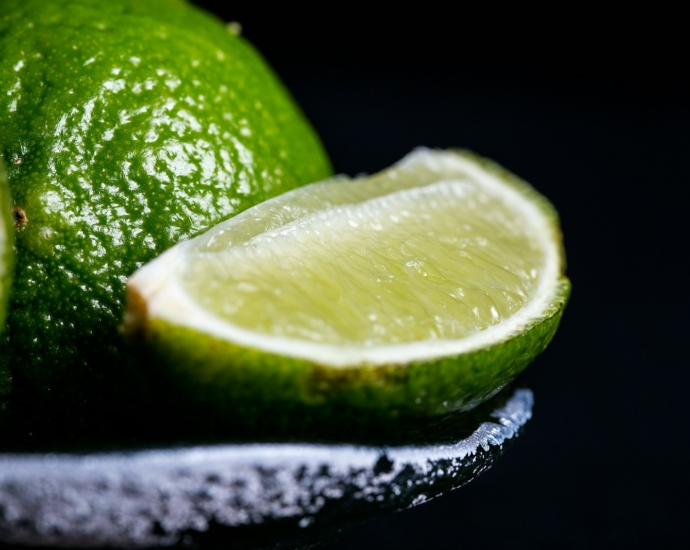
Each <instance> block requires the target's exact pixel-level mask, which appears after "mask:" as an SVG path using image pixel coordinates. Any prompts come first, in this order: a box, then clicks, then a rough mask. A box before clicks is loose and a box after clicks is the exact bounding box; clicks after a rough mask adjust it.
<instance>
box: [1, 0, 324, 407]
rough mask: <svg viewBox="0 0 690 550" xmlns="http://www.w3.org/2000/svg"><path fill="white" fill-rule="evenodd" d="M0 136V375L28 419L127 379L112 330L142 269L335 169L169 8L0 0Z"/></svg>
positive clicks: (226, 56) (273, 102) (180, 9)
mask: <svg viewBox="0 0 690 550" xmlns="http://www.w3.org/2000/svg"><path fill="white" fill-rule="evenodd" d="M0 136H2V142H3V148H4V149H3V150H4V155H5V158H6V163H7V165H8V179H9V184H10V189H11V192H12V195H13V202H14V211H15V225H16V227H17V231H16V241H17V257H16V268H15V274H14V276H15V278H14V281H15V284H14V288H13V293H12V296H11V299H10V310H9V314H8V320H7V327H6V330H5V333H4V338H3V343H2V349H1V350H0V356H1V359H0V361H1V362H2V363H4V366H0V370H1V369H3V368H4V369H7V368H11V370H12V375H13V384H14V388H13V390H12V391H13V401H16V402H17V403H20V405H18V406H19V407H20V408H21V410H22V411H23V412H22V413H21V414H26V413H27V411H29V412H30V413H31V414H34V415H36V416H37V417H46V416H51V415H53V416H60V414H62V413H63V412H64V407H65V406H66V404H67V408H71V407H73V408H75V410H89V407H91V406H92V405H91V404H93V406H94V407H96V408H99V407H101V408H102V407H106V406H110V405H108V404H107V402H108V400H109V398H110V397H112V395H114V394H115V393H117V392H116V388H117V387H118V384H119V383H121V384H122V385H124V386H127V384H129V383H130V382H128V380H130V379H129V378H128V376H129V375H125V376H121V374H122V373H121V372H120V371H122V369H124V368H125V367H124V365H125V364H126V363H127V362H126V361H124V360H123V359H122V353H121V351H120V343H119V337H118V333H117V326H118V323H119V321H120V317H121V310H122V307H123V302H124V297H125V292H124V282H125V279H126V277H127V276H128V275H129V274H130V273H132V272H133V271H134V270H135V269H136V268H137V267H139V266H141V265H142V264H143V263H144V262H146V261H148V260H150V259H151V258H153V257H154V256H157V255H158V254H160V253H161V252H163V251H164V250H165V249H167V248H169V247H170V246H171V245H173V244H174V243H176V242H177V241H179V240H181V239H186V238H189V237H191V236H194V235H196V234H198V233H199V232H201V231H203V230H205V229H207V228H209V227H210V226H212V225H214V224H216V223H218V222H219V221H221V220H223V219H225V218H228V217H230V216H233V215H234V214H237V213H238V212H241V211H242V210H244V209H246V208H248V207H250V206H252V205H254V204H256V203H258V202H261V201H263V200H265V199H267V198H269V197H271V196H273V195H277V194H279V193H282V192H284V191H286V190H288V189H291V188H294V187H297V186H300V185H302V184H305V183H307V182H310V181H315V180H319V179H322V178H324V177H326V176H328V175H329V174H330V173H331V167H330V164H329V161H328V159H327V156H326V154H325V152H324V150H323V147H322V145H321V143H320V141H319V139H318V137H317V136H316V134H315V133H314V131H313V129H312V128H311V127H310V125H309V124H308V122H307V121H306V120H305V118H304V116H303V114H302V113H301V112H300V111H299V109H298V108H297V107H296V105H295V103H294V102H293V100H292V99H291V97H290V96H289V94H288V93H287V91H286V90H285V88H284V87H283V85H282V84H281V83H280V82H279V80H278V79H277V78H276V76H275V75H274V74H273V73H272V71H271V70H270V69H269V68H268V67H267V66H266V64H265V62H264V61H263V60H262V58H261V57H260V56H259V55H258V54H257V53H256V52H255V50H254V49H253V48H252V47H251V46H250V45H249V44H248V43H247V42H246V41H245V40H244V39H242V38H241V37H240V36H237V35H236V31H234V28H233V27H232V26H225V25H224V24H223V23H222V22H220V21H218V20H216V19H215V18H214V17H212V16H211V15H209V14H207V13H205V12H202V11H201V10H200V9H198V8H195V7H194V6H191V5H189V4H187V3H186V2H183V1H179V0H146V1H145V2H142V1H141V0H113V1H111V2H101V1H99V0H54V1H51V2H45V1H43V0H3V2H2V3H0ZM115 379H118V380H120V382H113V380H115ZM99 388H101V389H99ZM121 389H122V388H121ZM101 390H103V391H101ZM122 393H123V394H125V395H126V394H127V389H126V388H125V391H124V392H122ZM109 396H110V397H109ZM120 398H121V397H117V399H120ZM21 403H23V405H22V404H21ZM37 404H40V406H39V405H37ZM51 404H53V405H51ZM80 414H82V416H84V415H87V413H80Z"/></svg>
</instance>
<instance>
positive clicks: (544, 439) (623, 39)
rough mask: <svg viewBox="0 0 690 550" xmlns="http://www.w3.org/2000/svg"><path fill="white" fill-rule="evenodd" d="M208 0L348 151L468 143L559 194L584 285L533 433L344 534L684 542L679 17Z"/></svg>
mask: <svg viewBox="0 0 690 550" xmlns="http://www.w3.org/2000/svg"><path fill="white" fill-rule="evenodd" d="M198 3H199V4H201V5H205V6H206V7H207V8H208V9H211V10H212V11H214V12H215V13H216V14H217V15H219V16H220V17H222V18H223V19H225V20H235V21H239V22H240V23H241V24H242V26H243V33H244V35H245V37H247V38H248V39H249V40H250V41H251V42H252V43H253V44H254V45H255V46H256V47H257V48H258V49H259V50H260V51H261V52H262V53H263V54H264V56H265V57H266V58H267V59H268V60H269V62H270V63H271V64H272V65H273V67H274V68H275V69H276V71H277V72H278V74H279V75H280V76H281V78H282V79H283V80H284V82H285V83H286V84H287V86H288V87H289V88H290V89H291V91H292V93H293V94H294V96H295V97H296V99H297V100H298V102H299V103H300V104H301V105H302V107H303V109H304V111H305V113H306V114H307V116H308V117H309V118H310V119H311V121H312V123H313V124H314V126H315V127H316V129H317V130H318V132H319V133H320V134H321V136H322V138H323V140H324V143H325V145H326V147H327V149H328V151H329V153H330V155H331V158H332V160H333V163H334V165H335V169H336V171H338V172H342V173H347V174H350V175H354V174H357V173H361V172H374V171H377V170H380V169H383V168H385V167H387V166H388V165H390V164H392V163H393V162H395V161H396V160H398V159H400V158H401V157H402V156H403V155H404V154H405V153H407V152H409V151H410V150H411V149H413V148H414V147H416V146H419V145H425V146H429V147H465V148H469V149H473V150H475V151H476V152H478V153H480V154H482V155H485V156H488V157H491V158H493V159H495V160H497V161H498V162H500V163H501V164H503V165H504V166H506V167H507V168H509V169H510V170H512V171H513V172H515V173H517V174H518V175H520V176H522V177H523V178H525V179H526V180H528V181H530V182H531V183H532V184H533V185H534V186H535V187H537V188H538V189H539V190H540V191H541V192H542V193H544V194H545V195H546V196H548V197H549V198H550V199H551V200H552V202H553V203H554V204H555V205H556V207H557V209H558V210H559V212H560V214H561V218H562V226H563V231H564V235H565V242H566V249H567V255H568V263H569V268H568V274H569V276H570V277H571V279H572V281H573V295H572V298H571V302H570V304H569V306H568V308H567V310H566V313H565V316H564V319H563V323H562V325H561V329H560V331H559V333H558V334H557V336H556V338H555V340H554V342H553V343H552V345H551V347H550V348H549V349H548V350H547V351H546V352H545V353H544V354H543V355H542V356H541V357H539V358H538V360H537V361H536V362H535V363H534V365H533V366H531V367H530V369H529V374H528V377H529V383H530V385H531V387H532V389H533V390H534V393H535V411H534V418H533V420H532V421H531V422H530V423H529V424H528V426H527V428H526V431H525V433H524V435H523V437H522V438H521V439H520V440H519V441H518V442H517V443H516V444H515V445H514V446H513V447H512V448H511V449H510V450H509V451H508V452H507V453H506V456H504V457H503V458H502V459H500V460H499V461H498V462H497V464H496V465H495V466H494V467H493V468H492V469H491V470H489V471H488V472H487V473H485V474H484V475H483V476H481V477H480V478H479V479H477V480H476V481H473V482H472V483H470V484H469V485H467V486H465V487H463V488H461V489H459V490H457V491H454V492H452V493H450V494H447V495H445V496H443V497H441V498H439V499H437V500H435V501H433V502H431V503H428V504H425V505H423V506H420V507H417V508H415V509H412V510H408V511H404V512H401V513H397V514H394V515H391V516H387V517H384V518H380V519H377V520H375V521H372V522H370V523H368V524H365V525H362V526H360V527H357V528H355V529H353V530H352V531H350V532H348V533H345V534H344V535H343V536H342V538H341V539H340V541H339V542H336V543H334V547H336V548H374V547H375V548H379V549H387V548H391V549H392V548H397V549H407V548H438V549H440V548H460V547H463V548H509V547H510V548H523V547H525V548H527V547H529V548H611V547H613V548H619V547H620V548H637V547H647V546H652V545H654V546H659V547H665V548H673V547H680V546H684V543H686V538H687V535H686V528H685V525H684V522H685V520H686V519H687V512H688V507H687V504H685V501H686V500H687V495H688V494H690V467H689V466H690V464H689V461H688V457H687V452H686V451H687V443H686V441H687V438H688V436H687V434H688V427H687V421H685V420H684V419H685V418H686V417H687V413H686V406H685V402H686V395H687V382H688V379H689V374H688V370H687V366H688V365H687V360H686V359H685V357H684V351H685V348H686V345H685V343H684V342H685V329H686V327H687V322H686V321H685V319H686V318H687V310H688V308H687V306H688V299H687V294H688V283H687V277H686V276H685V268H684V267H683V265H684V263H683V259H684V256H685V255H686V253H687V251H688V245H687V239H686V237H687V233H688V232H687V231H685V224H686V218H687V207H686V204H687V203H686V202H685V198H684V188H685V187H686V186H687V184H688V179H689V178H688V169H687V163H688V152H689V151H690V124H689V123H690V109H689V108H688V102H687V98H688V92H689V91H690V89H689V88H688V86H687V84H686V83H685V82H684V76H685V75H684V72H685V71H686V70H687V62H686V61H685V60H684V57H685V53H684V51H683V49H682V46H683V44H682V33H681V34H678V30H679V29H677V28H675V26H674V21H675V20H677V16H674V14H668V13H666V14H661V15H659V14H657V15H659V16H658V17H657V20H655V19H654V18H652V17H650V16H649V14H643V13H641V14H637V15H635V14H633V17H632V18H631V16H630V15H631V14H630V13H629V12H626V14H625V17H624V16H623V15H622V14H613V15H612V16H610V17H607V18H605V17H603V16H602V14H601V13H576V10H575V8H572V9H571V10H570V11H568V9H567V8H566V7H565V6H564V7H563V8H562V9H563V10H564V11H563V14H561V15H558V16H557V15H555V14H553V13H551V12H544V13H541V14H535V17H536V19H531V21H532V22H531V23H526V22H525V21H530V19H528V18H526V17H524V16H525V14H521V15H522V17H518V16H517V14H506V13H504V12H502V13H501V14H500V15H499V13H498V12H499V11H500V10H499V9H498V6H494V5H489V6H487V7H486V8H485V10H484V13H479V14H478V13H474V12H473V13H467V12H465V11H463V12H462V13H460V14H455V13H450V12H447V11H446V10H445V9H444V8H442V7H441V6H438V5H432V4H430V5H426V6H420V5H417V6H416V7H415V8H414V9H410V10H408V11H397V12H396V13H390V12H387V13H385V14H383V13H382V14H380V15H375V14H373V13H372V12H371V11H370V10H367V9H364V8H359V9H356V8H355V7H354V6H350V7H347V8H345V5H340V4H338V5H329V6H322V7H321V8H316V7H313V6H311V7H310V8H309V9H307V8H306V7H305V8H300V7H299V6H295V5H293V4H288V5H285V6H283V7H278V8H276V7H270V8H269V7H268V6H266V5H258V4H253V5H245V6H238V5H234V4H235V3H228V4H227V5H212V4H211V3H210V2H201V1H199V2H198ZM458 7H459V8H461V9H463V10H464V9H465V8H467V6H458ZM422 11H423V12H424V13H422ZM566 22H567V24H566Z"/></svg>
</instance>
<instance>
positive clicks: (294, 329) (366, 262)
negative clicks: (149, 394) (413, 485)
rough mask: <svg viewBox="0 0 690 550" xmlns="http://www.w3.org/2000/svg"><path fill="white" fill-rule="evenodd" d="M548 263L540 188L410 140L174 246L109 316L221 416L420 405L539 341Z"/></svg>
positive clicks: (454, 391)
mask: <svg viewBox="0 0 690 550" xmlns="http://www.w3.org/2000/svg"><path fill="white" fill-rule="evenodd" d="M563 271H564V253H563V247H562V240H561V233H560V229H559V225H558V217H557V214H556V212H555V210H554V209H553V207H552V206H551V205H550V204H549V202H548V201H547V200H546V199H545V198H544V197H542V196H541V195H539V194H538V193H537V192H536V191H535V190H534V189H533V188H531V187H530V186H529V185H527V184H526V183H524V182H523V181H521V180H519V179H518V178H517V177H515V176H513V175H512V174H510V173H508V172H506V171H505V170H503V169H502V168H500V167H499V166H497V165H495V164H493V163H492V162H490V161H487V160H485V159H482V158H479V157H477V156H476V155H473V154H470V153H467V152H461V151H432V150H427V149H420V150H417V151H415V152H413V153H412V154H410V155H408V156H407V157H406V158H404V159H403V160H402V161H400V162H399V163H398V164H396V165H395V166H393V167H392V168H390V169H388V170H386V171H384V172H381V173H379V174H376V175H374V176H372V177H369V178H360V179H354V180H349V179H347V178H344V177H338V178H334V179H331V180H328V181H325V182H321V183H316V184H312V185H309V186H306V187H303V188H300V189H297V190H295V191H291V192H289V193H286V194H284V195H281V196H279V197H276V198H274V199H271V200H269V201H266V202H264V203H262V204H260V205H258V206H255V207H253V208H251V209H249V210H247V211H245V212H244V213H242V214H240V215H238V216H236V217H234V218H232V219H230V220H228V221H226V222H224V223H221V224H219V225H217V226H215V227H214V228H212V229H211V230H210V231H208V232H207V233H205V234H203V235H201V236H199V237H197V238H195V239H192V240H190V241H186V242H182V243H180V244H178V245H176V246H175V247H173V248H171V249H170V250H169V251H167V252H166V253H164V254H162V255H161V256H160V257H158V258H157V259H155V260H153V261H152V262H150V263H149V264H147V265H145V266H144V267H143V268H141V269H140V270H139V271H137V272H136V273H135V274H134V275H133V276H132V277H131V278H130V279H129V282H128V293H129V301H128V309H127V313H126V316H125V320H124V327H125V330H126V331H127V332H129V333H131V334H137V335H139V336H140V337H141V338H143V340H144V341H146V342H147V345H148V346H150V349H152V350H153V351H154V354H155V355H156V356H157V357H160V358H162V359H163V361H162V363H164V364H165V367H164V368H163V369H160V370H159V372H162V373H163V375H164V376H170V377H171V378H173V379H176V380H178V382H179V385H178V387H179V388H181V390H180V391H183V392H184V393H185V394H188V395H193V396H194V400H197V401H203V402H205V403H207V404H208V405H209V406H210V407H212V408H215V409H217V410H218V411H219V412H221V413H222V414H227V415H230V416H232V417H233V418H235V419H241V420H242V421H245V420H246V419H247V418H252V419H253V420H252V422H254V421H256V422H257V423H258V422H261V420H260V415H261V414H263V413H264V412H265V411H272V415H273V416H275V415H276V414H277V413H278V412H280V413H281V415H282V414H283V413H284V411H285V410H290V411H292V412H297V411H299V412H300V414H305V415H308V416H310V417H312V416H314V415H316V416H319V415H321V413H322V412H323V413H324V414H325V416H327V417H328V416H332V415H333V414H339V415H340V414H345V415H346V416H348V417H351V418H352V417H357V418H359V419H360V420H361V419H363V418H364V419H373V418H383V417H389V418H397V417H401V416H403V417H405V416H407V417H420V416H427V415H434V414H439V413H443V412H447V411H451V410H468V409H470V408H472V407H474V406H476V405H477V404H479V403H480V402H482V401H484V400H486V399H488V398H489V397H491V396H492V395H494V394H495V393H496V392H497V391H498V390H499V389H500V388H502V387H503V386H505V385H506V384H507V383H508V382H510V381H511V380H512V379H514V378H515V376H516V375H517V374H518V373H519V372H520V371H521V370H523V368H524V367H525V366H526V365H527V364H528V363H529V362H530V361H531V360H532V359H534V357H535V356H536V355H537V354H539V353H540V352H541V351H542V350H543V349H544V348H545V347H546V345H547V344H548V342H549V341H550V340H551V338H552V336H553V334H554V332H555V330H556V328H557V325H558V322H559V320H560V317H561V313H562V310H563V307H564V305H565V303H566V301H567V297H568V294H569V291H570V283H569V281H568V279H567V278H566V277H565V276H564V275H563ZM279 416H280V415H279ZM288 416H290V415H288ZM254 417H256V418H254ZM293 417H294V415H293ZM264 421H265V417H264Z"/></svg>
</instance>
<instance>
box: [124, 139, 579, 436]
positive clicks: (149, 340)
mask: <svg viewBox="0 0 690 550" xmlns="http://www.w3.org/2000/svg"><path fill="white" fill-rule="evenodd" d="M457 153H458V154H460V155H463V156H466V157H469V158H470V159H472V160H474V161H475V162H477V163H479V164H480V165H481V166H482V167H483V168H484V169H485V170H487V171H489V172H491V173H493V174H494V175H496V176H497V177H499V178H500V179H501V180H502V181H503V182H504V183H506V184H508V185H510V186H512V187H514V188H515V189H517V190H518V191H519V192H520V193H521V194H522V195H524V196H525V197H527V198H528V199H529V200H530V201H532V202H533V203H535V204H536V205H537V206H538V207H539V208H540V210H541V211H542V212H543V213H544V215H545V216H546V217H547V218H548V219H549V220H550V221H551V224H550V230H551V238H552V239H553V240H554V242H556V243H558V244H559V246H560V245H561V243H562V236H561V232H560V227H559V220H558V214H557V212H556V211H555V209H554V208H553V206H552V205H551V204H550V203H549V202H548V200H547V199H545V198H544V197H543V196H542V195H540V194H539V193H538V192H537V191H536V190H535V189H534V188H533V187H531V186H530V185H529V184H527V183H526V182H524V181H523V180H521V179H520V178H518V177H516V176H515V175H513V174H512V173H510V172H509V171H507V170H505V169H504V168H502V167H501V166H499V165H498V164H496V163H494V162H492V161H490V160H488V159H484V158H482V157H479V156H477V155H475V154H473V153H471V152H468V151H457ZM560 252H561V255H560V273H561V275H560V277H559V278H558V281H557V282H556V286H555V289H554V293H553V298H552V300H551V301H550V304H549V307H548V308H546V310H545V311H543V312H542V313H541V315H539V316H538V317H536V318H532V319H530V320H528V321H527V323H526V325H525V326H524V327H522V329H521V330H520V331H519V332H517V333H513V334H508V335H506V336H505V338H504V339H503V340H501V341H496V342H494V343H493V344H492V345H491V346H489V347H486V348H483V349H478V350H474V351H471V352H468V353H464V354H460V355H455V356H447V357H443V358H437V359H429V360H428V361H415V362H410V363H407V362H404V360H402V359H401V362H400V363H391V364H386V365H367V364H355V365H352V366H348V367H333V366H328V365H320V364H317V363H314V362H312V361H309V360H306V359H299V358H293V357H284V356H279V355H275V354H271V353H268V352H265V351H262V350H258V349H252V348H249V347H243V346H240V345H237V344H235V343H233V342H229V341H225V340H221V339H219V338H216V337H213V336H211V335H209V334H206V333H201V332H199V331H195V330H193V329H190V328H187V327H184V326H180V325H177V324H173V323H171V322H170V321H167V320H164V319H160V318H155V317H153V318H149V319H148V321H145V322H144V324H143V325H139V326H137V327H136V328H137V330H138V331H139V332H138V333H137V336H138V338H139V339H140V340H141V341H142V342H143V344H144V345H145V346H147V347H148V349H149V353H150V354H151V357H152V360H151V362H150V366H151V367H152V368H153V373H154V374H153V377H154V378H155V379H157V380H160V381H161V382H162V383H164V384H166V385H167V388H168V389H167V390H166V394H167V395H169V396H170V397H171V398H172V401H171V403H170V405H169V407H168V411H169V414H171V415H172V414H175V411H178V412H179V411H181V417H180V418H179V419H177V420H176V422H177V425H178V426H180V425H182V424H183V423H184V422H185V420H188V421H189V422H190V424H189V426H188V431H189V432H190V433H191V432H192V431H196V432H197V433H200V432H201V431H202V430H203V429H204V427H205V429H206V430H207V432H206V433H207V434H208V435H214V434H225V435H229V436H235V437H246V438H248V439H251V438H253V437H257V434H261V435H263V436H265V437H268V438H270V437H273V436H275V435H279V436H284V437H295V438H299V437H307V438H317V439H318V438H324V439H334V438H335V439H343V438H344V439H350V438H351V439H358V440H362V439H363V438H367V437H371V438H372V439H373V440H377V441H386V440H387V439H391V438H395V437H396V435H394V434H396V433H403V434H404V433H407V434H408V435H409V434H410V433H412V432H413V431H414V430H416V429H419V427H420V426H421V429H422V430H423V426H424V423H425V422H427V423H428V422H433V421H436V420H434V419H439V418H442V417H443V415H444V414H446V413H448V414H451V413H456V412H465V411H469V410H470V409H472V408H474V407H476V406H477V405H479V404H481V403H483V402H485V401H486V400H487V399H489V398H490V397H492V396H493V395H495V394H496V393H497V392H498V391H500V390H501V389H502V388H504V387H505V386H506V385H507V384H509V383H510V382H511V381H513V380H514V379H515V377H516V376H517V375H518V374H519V373H520V372H522V371H523V370H524V369H525V367H527V366H528V365H529V364H530V363H531V362H532V361H533V360H534V359H535V358H536V357H537V355H539V354H540V353H541V352H542V351H544V349H545V348H546V346H547V345H548V344H549V342H550V341H551V340H552V338H553V336H554V334H555V332H556V330H557V328H558V326H559V323H560V320H561V317H562V315H563V311H564V309H565V306H566V304H567V302H568V299H569V297H570V291H571V284H570V280H569V279H568V278H567V277H566V276H565V275H564V274H563V272H564V271H565V256H564V252H563V249H562V247H560ZM133 294H134V293H133ZM139 299H140V298H138V297H137V296H135V295H133V296H132V297H131V300H130V310H137V309H139V308H141V309H140V310H141V311H144V308H145V304H142V303H141V302H138V300H139ZM420 423H421V424H420ZM333 426H338V428H337V430H334V429H333ZM403 439H404V438H403Z"/></svg>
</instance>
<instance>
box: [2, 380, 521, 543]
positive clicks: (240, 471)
mask: <svg viewBox="0 0 690 550" xmlns="http://www.w3.org/2000/svg"><path fill="white" fill-rule="evenodd" d="M532 403H533V396H532V392H531V391H530V390H527V389H514V388H508V389H507V390H504V391H503V392H501V393H500V394H499V395H497V396H496V397H494V398H493V399H492V400H490V401H489V402H488V403H487V404H485V405H484V406H483V407H482V408H481V409H480V410H479V411H476V412H474V414H465V415H458V416H456V417H448V418H446V419H445V421H444V422H442V423H440V425H439V426H438V427H437V428H436V429H437V431H438V434H437V435H438V437H437V439H436V440H435V441H434V440H433V439H434V437H433V436H434V434H433V430H430V432H429V434H428V437H427V439H428V440H427V441H426V442H423V443H422V442H416V443H415V444H414V445H403V446H399V445H396V446H380V447H374V446H357V445H352V444H347V445H345V444H330V445H324V444H296V443H274V444H232V445H213V446H194V447H184V448H168V449H155V450H140V451H129V452H119V453H89V454H81V455H79V454H42V455H39V454H4V455H0V545H2V544H3V543H5V544H13V543H19V544H28V545H36V546H49V545H56V546H57V545H59V546H82V547H83V546H90V547H99V546H110V547H113V546H114V547H127V548H144V547H150V546H158V545H165V546H169V545H181V546H189V545H192V546H197V545H198V544H201V545H202V546H205V547H214V546H223V547H225V548H252V547H264V546H267V545H268V546H272V545H274V544H279V543H285V544H287V545H289V546H293V545H295V544H299V543H300V542H304V541H310V540H312V541H313V540H317V539H318V538H320V537H322V536H325V535H327V534H328V533H329V532H330V531H333V530H335V529H337V528H339V527H342V526H345V525H347V524H351V523H353V522H357V521H361V520H364V519H367V518H371V517H374V516H376V515H378V514H380V513H382V512H386V511H392V510H400V509H403V508H407V507H410V506H414V505H416V504H420V503H422V502H424V501H426V500H428V499H430V498H433V497H435V496H438V495H440V494H442V493H444V492H446V491H448V490H450V489H453V488H456V487H459V486H461V485H463V484H465V483H467V482H468V481H470V480H471V479H473V478H474V477H476V476H477V475H478V474H480V473H481V472H483V471H485V470H486V469H487V468H488V467H490V466H491V464H492V463H493V461H494V460H495V459H496V458H497V457H498V456H500V455H501V454H502V452H503V450H504V449H505V446H506V444H507V443H509V442H510V441H511V440H513V439H514V438H515V437H516V436H517V435H518V433H519V432H520V430H521V428H522V427H523V426H524V424H525V423H526V422H527V421H528V420H529V419H530V417H531V414H532ZM453 425H455V427H456V428H457V431H456V433H457V434H458V437H457V438H456V439H452V438H451V437H450V434H451V432H452V431H453V430H452V428H453Z"/></svg>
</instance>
